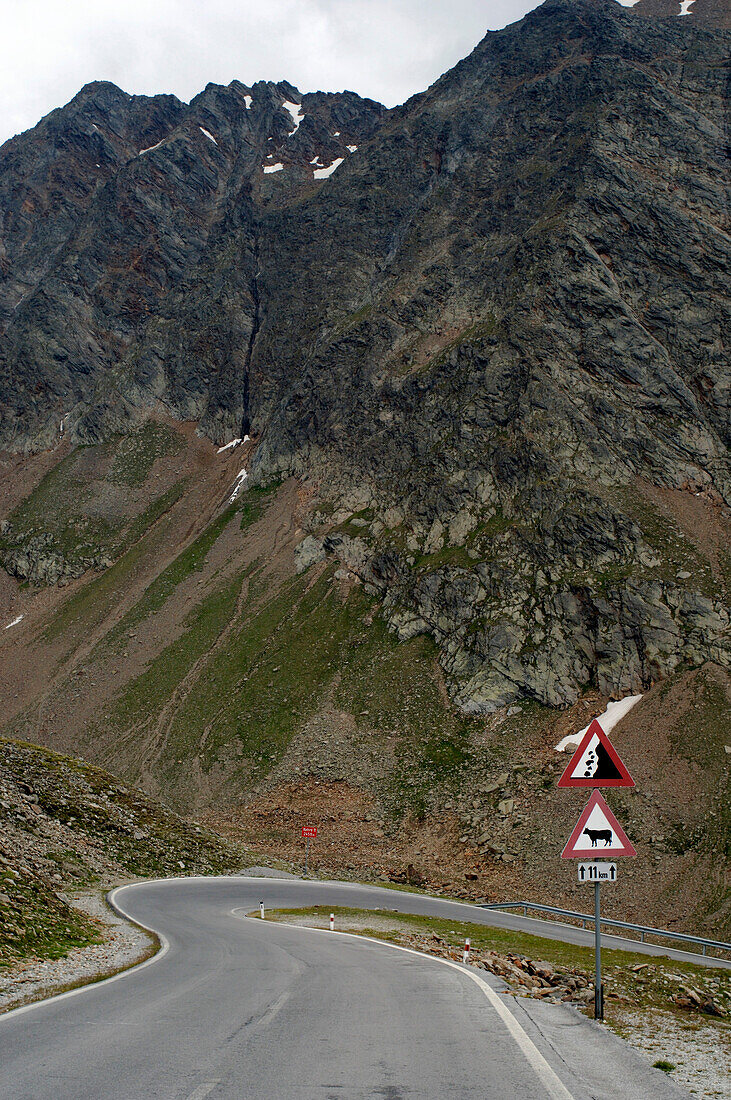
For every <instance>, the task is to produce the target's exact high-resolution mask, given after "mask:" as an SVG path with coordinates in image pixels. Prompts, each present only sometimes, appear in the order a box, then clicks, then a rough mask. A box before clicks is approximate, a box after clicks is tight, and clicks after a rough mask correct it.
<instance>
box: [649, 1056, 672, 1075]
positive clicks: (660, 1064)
mask: <svg viewBox="0 0 731 1100" xmlns="http://www.w3.org/2000/svg"><path fill="white" fill-rule="evenodd" d="M652 1068H653V1069H661V1070H662V1071H663V1073H672V1072H673V1070H674V1069H675V1066H674V1065H673V1063H672V1062H666V1061H665V1059H664V1058H659V1059H658V1060H657V1062H653V1063H652Z"/></svg>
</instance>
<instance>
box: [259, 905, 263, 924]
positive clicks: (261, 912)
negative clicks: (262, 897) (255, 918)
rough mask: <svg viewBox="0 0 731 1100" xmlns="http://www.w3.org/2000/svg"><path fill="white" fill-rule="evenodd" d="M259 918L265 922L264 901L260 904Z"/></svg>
mask: <svg viewBox="0 0 731 1100" xmlns="http://www.w3.org/2000/svg"><path fill="white" fill-rule="evenodd" d="M259 916H260V917H261V919H262V920H264V902H263V901H260V902H259Z"/></svg>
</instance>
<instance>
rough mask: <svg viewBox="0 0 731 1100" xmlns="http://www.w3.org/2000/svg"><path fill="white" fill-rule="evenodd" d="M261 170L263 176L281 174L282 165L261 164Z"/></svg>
mask: <svg viewBox="0 0 731 1100" xmlns="http://www.w3.org/2000/svg"><path fill="white" fill-rule="evenodd" d="M262 168H263V169H264V174H265V175H271V173H272V172H281V171H282V169H283V168H284V165H283V164H282V162H281V161H278V162H277V163H276V164H262Z"/></svg>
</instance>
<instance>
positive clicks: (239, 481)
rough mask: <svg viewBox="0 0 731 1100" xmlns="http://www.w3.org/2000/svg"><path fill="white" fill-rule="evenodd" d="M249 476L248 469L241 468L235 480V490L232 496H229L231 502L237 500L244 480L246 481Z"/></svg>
mask: <svg viewBox="0 0 731 1100" xmlns="http://www.w3.org/2000/svg"><path fill="white" fill-rule="evenodd" d="M248 476H249V475H248V474H247V472H246V470H239V472H238V473H237V475H236V481H235V482H234V487H233V491H232V493H231V496H230V497H229V498H228V502H229V504H233V502H234V501H235V500H236V497H237V496H238V495H239V493H240V492H241V490H242V488H243V485H244V482H245V481H246V479H247V477H248Z"/></svg>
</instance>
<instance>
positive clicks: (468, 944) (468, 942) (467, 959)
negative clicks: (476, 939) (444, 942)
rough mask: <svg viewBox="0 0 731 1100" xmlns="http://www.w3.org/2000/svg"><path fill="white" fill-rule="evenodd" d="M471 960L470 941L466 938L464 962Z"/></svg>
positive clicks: (463, 953) (463, 954)
mask: <svg viewBox="0 0 731 1100" xmlns="http://www.w3.org/2000/svg"><path fill="white" fill-rule="evenodd" d="M469 961H470V941H469V939H466V940H465V941H464V951H463V952H462V963H463V964H464V963H468V962H469Z"/></svg>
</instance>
